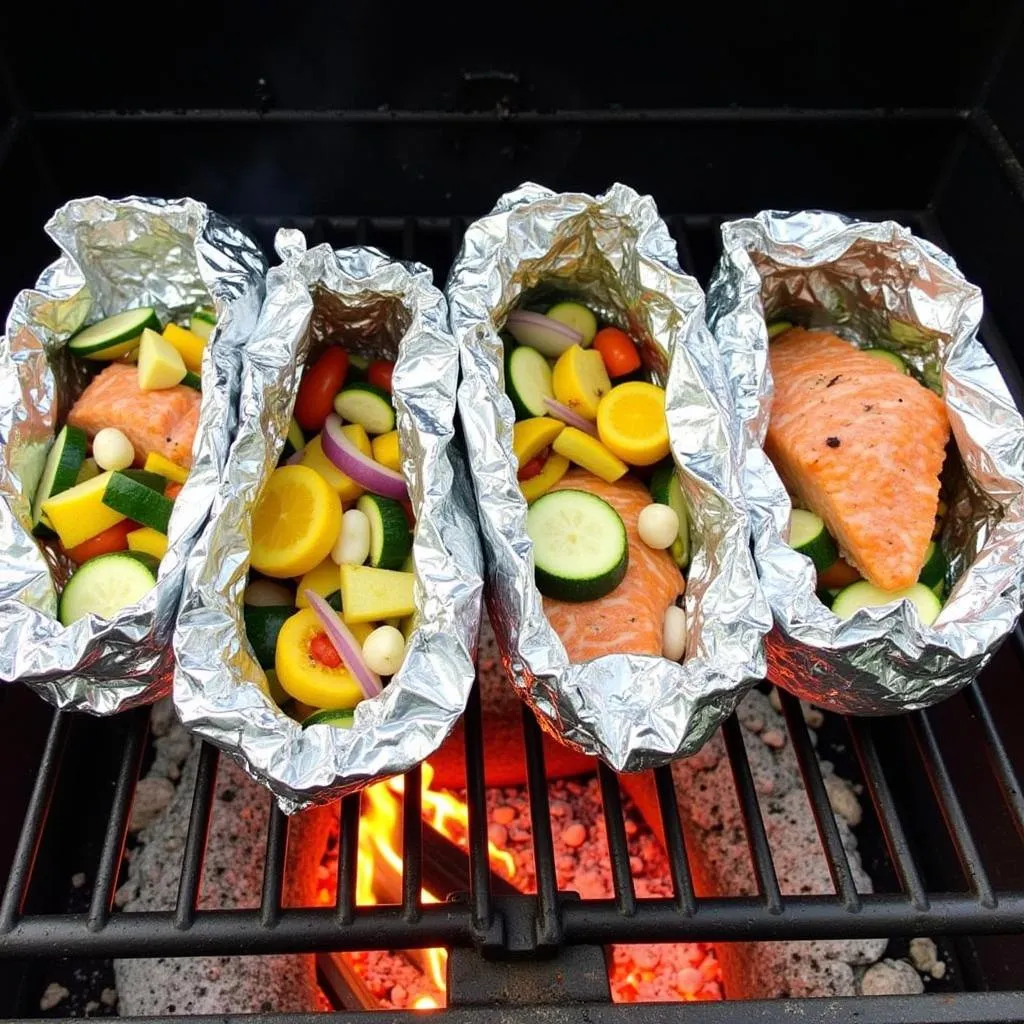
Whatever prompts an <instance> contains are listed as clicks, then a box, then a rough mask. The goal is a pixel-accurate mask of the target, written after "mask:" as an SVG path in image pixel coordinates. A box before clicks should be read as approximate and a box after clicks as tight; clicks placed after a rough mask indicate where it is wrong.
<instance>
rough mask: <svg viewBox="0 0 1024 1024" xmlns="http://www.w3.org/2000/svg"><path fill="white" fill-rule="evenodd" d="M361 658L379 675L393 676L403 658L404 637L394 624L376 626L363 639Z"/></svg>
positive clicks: (400, 665)
mask: <svg viewBox="0 0 1024 1024" xmlns="http://www.w3.org/2000/svg"><path fill="white" fill-rule="evenodd" d="M363 658H364V659H365V661H366V664H367V665H368V666H369V668H370V669H371V670H372V671H373V672H376V673H377V674H378V675H381V676H393V675H394V674H395V673H396V672H397V671H398V670H399V669H400V668H401V667H402V661H403V659H404V658H405V637H404V636H402V634H401V633H400V632H399V630H397V629H396V628H395V627H394V626H378V627H377V628H376V629H375V630H374V631H373V632H372V633H371V634H370V635H369V636H368V637H367V638H366V639H365V640H364V641H363Z"/></svg>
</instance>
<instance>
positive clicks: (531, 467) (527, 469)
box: [518, 451, 548, 480]
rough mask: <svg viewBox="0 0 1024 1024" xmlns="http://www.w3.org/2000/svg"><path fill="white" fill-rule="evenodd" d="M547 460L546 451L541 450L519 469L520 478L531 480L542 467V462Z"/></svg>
mask: <svg viewBox="0 0 1024 1024" xmlns="http://www.w3.org/2000/svg"><path fill="white" fill-rule="evenodd" d="M547 461H548V453H547V451H543V452H541V453H540V455H536V456H534V457H533V458H532V459H530V461H529V462H528V463H527V464H526V465H525V466H523V468H522V469H521V470H519V474H518V476H519V479H520V480H532V479H533V478H534V477H535V476H537V475H538V474H539V473H540V471H541V470H542V469H543V468H544V463H545V462H547Z"/></svg>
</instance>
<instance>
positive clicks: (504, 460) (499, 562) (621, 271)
mask: <svg viewBox="0 0 1024 1024" xmlns="http://www.w3.org/2000/svg"><path fill="white" fill-rule="evenodd" d="M555 285H558V286H561V288H562V289H563V290H564V291H565V292H566V293H569V294H574V295H577V296H579V298H580V300H581V301H583V302H585V303H586V304H588V305H589V306H591V307H593V308H596V309H598V310H600V312H601V313H602V315H603V316H604V317H605V318H607V319H608V320H611V321H612V322H615V323H618V324H619V325H620V326H622V327H623V328H625V329H627V330H628V331H629V332H630V333H631V334H632V335H633V336H634V337H635V338H637V339H638V340H639V341H640V343H641V346H642V348H643V349H644V356H645V361H646V364H647V365H648V366H649V367H650V368H652V369H653V371H654V373H655V375H656V377H657V378H658V379H659V380H660V381H661V382H663V383H664V384H665V386H666V391H667V398H666V409H667V415H668V420H669V428H670V433H671V440H672V451H673V455H674V456H675V459H676V462H677V465H678V466H679V467H680V468H681V470H682V472H681V473H680V481H681V483H682V486H683V489H684V493H685V494H686V497H687V502H688V505H689V507H690V510H691V513H692V524H691V531H692V539H693V559H692V562H691V565H690V569H689V573H688V582H687V590H686V612H687V618H688V621H689V627H690V633H689V641H688V645H687V651H686V657H685V660H684V662H683V664H681V665H680V664H676V663H674V662H670V661H667V660H665V659H663V658H660V657H656V656H639V655H627V654H608V655H605V656H603V657H600V658H597V659H595V660H592V661H589V662H586V663H580V664H573V663H570V661H569V658H568V655H567V653H566V650H565V647H564V645H563V643H562V641H561V640H560V639H559V637H558V635H557V634H556V632H555V630H554V629H553V628H552V627H551V625H550V624H549V622H548V620H547V618H546V616H545V615H544V611H543V606H542V603H541V596H540V594H539V592H538V590H537V587H536V585H535V583H534V571H533V546H532V544H531V542H530V540H529V538H528V536H527V534H526V502H525V500H524V499H523V496H522V493H521V492H520V489H519V486H518V483H517V481H516V460H515V456H514V455H513V451H512V426H513V422H514V419H515V417H514V414H513V409H512V404H511V402H510V401H509V399H508V398H507V397H506V395H505V390H504V370H503V366H502V343H501V340H500V338H499V336H498V330H499V328H500V327H501V326H502V325H503V324H504V322H505V318H506V317H507V316H508V314H509V312H510V311H511V310H512V309H513V308H515V307H516V306H517V305H518V304H519V303H520V302H521V301H523V300H524V299H525V300H526V301H530V300H532V299H533V298H534V297H536V296H537V295H538V294H542V292H543V289H544V288H546V287H551V286H555ZM447 293H448V302H449V306H450V308H451V322H452V327H453V330H454V333H455V336H456V338H457V339H458V341H459V345H460V348H461V352H462V373H463V382H462V384H461V385H460V390H459V412H460V415H461V417H462V422H463V425H464V428H465V434H466V440H467V445H468V448H469V453H470V465H471V469H472V473H473V481H474V484H475V487H476V495H477V504H478V509H479V515H480V522H481V528H482V532H483V539H484V550H485V553H486V556H487V557H486V564H487V583H488V588H487V601H488V608H489V611H490V616H491V621H492V623H493V625H494V630H495V635H496V636H497V638H498V643H499V645H500V647H501V649H502V652H503V660H504V662H505V665H506V668H507V670H508V671H509V674H510V677H511V680H512V683H513V684H514V685H515V687H516V689H517V691H518V692H519V694H520V696H521V697H522V698H523V699H524V700H525V701H526V702H527V703H528V704H529V705H530V707H531V708H532V709H533V710H534V711H535V712H536V714H537V716H538V718H539V720H540V722H541V724H542V725H543V726H544V727H545V728H546V729H547V730H548V731H549V732H551V733H552V734H554V735H556V736H557V737H559V738H560V739H561V740H562V741H563V742H565V743H567V744H568V745H570V746H572V747H574V748H576V749H578V750H580V751H582V752H584V753H587V754H597V755H599V756H600V757H602V758H604V760H605V761H607V762H608V764H609V765H611V767H612V768H614V769H616V770H617V771H640V770H643V769H646V768H650V767H653V766H655V765H659V764H663V763H665V762H667V761H669V760H671V759H673V758H675V757H678V756H680V755H684V754H691V753H693V752H695V751H696V750H698V749H699V748H700V747H701V745H702V744H703V743H704V742H705V741H706V740H707V738H708V737H709V736H710V735H711V733H712V732H713V731H714V730H715V728H716V727H717V726H718V725H719V724H720V723H721V721H722V720H723V718H725V717H726V716H727V715H728V714H729V713H730V712H731V711H732V709H733V707H734V706H735V704H736V702H737V701H738V700H739V698H740V697H741V696H742V694H743V692H744V691H745V690H746V689H747V688H748V686H749V685H750V684H751V683H752V682H753V681H754V680H755V679H758V678H760V677H762V676H763V675H764V669H765V662H764V652H763V647H762V641H763V638H764V635H765V633H767V632H768V630H769V628H770V627H771V618H770V614H769V611H768V607H767V603H766V602H765V600H764V597H763V595H762V594H761V591H760V588H759V586H758V582H757V575H756V572H755V568H754V562H753V557H752V554H751V552H750V535H749V521H748V514H747V509H746V506H745V503H744V500H743V496H742V493H741V474H740V457H739V443H738V442H739V430H738V428H736V426H735V425H734V423H733V413H732V407H731V399H730V394H729V388H728V384H727V382H726V381H725V377H724V371H723V367H722V363H721V361H720V359H719V357H718V354H717V351H716V349H715V344H714V339H713V338H712V337H711V334H710V332H709V331H708V329H707V327H706V326H705V324H704V295H703V293H702V291H701V289H700V287H699V285H698V284H697V282H696V281H695V280H693V278H691V277H688V276H687V275H686V274H684V273H682V272H681V270H680V269H679V264H678V261H677V256H676V248H675V243H674V242H673V241H672V239H671V237H670V236H669V233H668V229H667V228H666V226H665V224H664V222H663V221H662V220H661V219H660V217H659V216H658V211H657V208H656V207H655V204H654V202H653V200H652V199H651V198H650V197H649V196H640V195H638V194H637V193H636V192H634V191H633V190H632V189H630V188H627V187H626V186H625V185H620V184H616V185H613V186H612V187H611V188H610V189H609V190H608V191H607V192H606V193H605V194H604V195H601V196H598V197H597V198H594V197H592V196H589V195H584V194H580V193H568V194H556V193H554V192H552V191H550V190H548V189H546V188H542V187H541V186H538V185H534V184H525V185H523V186H521V187H520V188H519V189H518V190H516V191H515V192H512V193H509V194H507V195H505V196H503V197H502V198H501V199H500V200H499V202H498V204H497V206H496V207H495V209H494V210H493V212H492V213H491V214H490V215H489V216H487V217H484V218H483V219H481V220H478V221H477V222H476V223H474V224H473V225H472V226H471V227H470V228H469V230H468V231H467V233H466V237H465V241H464V243H463V246H462V251H461V253H460V255H459V257H458V259H457V261H456V263H455V266H454V267H453V270H452V275H451V277H450V279H449V282H448V289H447Z"/></svg>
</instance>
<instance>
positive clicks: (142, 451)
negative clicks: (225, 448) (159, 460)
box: [68, 363, 200, 469]
mask: <svg viewBox="0 0 1024 1024" xmlns="http://www.w3.org/2000/svg"><path fill="white" fill-rule="evenodd" d="M199 402H200V396H199V392H198V391H196V390H194V389H193V388H187V387H185V386H184V385H182V384H179V385H178V386H177V387H175V388H166V389H164V390H161V391H143V390H142V388H140V387H139V372H138V369H137V368H136V367H134V366H130V365H128V364H127V363H111V364H110V365H109V366H108V367H107V368H106V369H105V370H103V372H102V373H100V374H99V375H98V376H97V377H96V378H95V379H94V380H93V381H92V382H91V383H90V384H89V386H88V387H87V388H86V389H85V391H83V392H82V397H81V398H79V399H78V401H77V402H75V404H74V405H73V406H72V407H71V412H69V413H68V423H70V424H71V425H72V426H73V427H78V428H79V429H81V430H84V431H85V432H86V433H87V434H88V435H89V438H90V440H91V439H92V438H94V437H95V436H96V434H97V433H99V431H101V430H102V429H103V428H104V427H117V429H118V430H120V431H122V432H123V433H124V434H125V436H126V437H127V438H128V440H129V441H131V443H132V446H133V447H134V448H135V456H136V462H137V463H139V464H141V463H142V462H143V461H145V458H146V456H147V455H149V454H150V452H158V453H159V454H160V455H163V456H164V457H165V458H168V459H170V460H171V462H173V463H174V464H175V465H176V466H182V467H184V468H185V469H190V468H191V466H192V442H193V440H195V436H196V427H197V426H198V424H199Z"/></svg>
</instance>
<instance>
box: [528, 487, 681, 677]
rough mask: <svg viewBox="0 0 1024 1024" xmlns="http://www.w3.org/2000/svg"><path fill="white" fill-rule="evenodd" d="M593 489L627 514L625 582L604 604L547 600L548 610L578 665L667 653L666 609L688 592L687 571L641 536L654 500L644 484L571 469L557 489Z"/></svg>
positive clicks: (549, 618) (623, 518)
mask: <svg viewBox="0 0 1024 1024" xmlns="http://www.w3.org/2000/svg"><path fill="white" fill-rule="evenodd" d="M566 489H570V490H577V491H589V492H590V493H591V494H596V495H597V496H598V497H599V498H603V499H604V500H605V501H607V502H608V504H609V505H611V506H612V508H614V509H615V511H616V512H618V513H619V515H620V516H622V521H623V523H625V524H626V536H627V538H628V539H629V568H628V569H627V570H626V575H625V578H624V579H623V580H622V582H621V583H620V584H619V585H618V586H617V587H616V588H615V589H614V590H613V591H612V592H611V593H610V594H608V595H606V596H605V597H602V598H601V599H600V600H599V601H586V602H574V601H556V600H554V599H552V598H550V597H545V598H544V612H545V614H546V615H547V617H548V621H549V622H550V623H551V625H552V626H554V628H555V632H556V633H557V634H558V635H559V636H560V637H561V638H562V643H564V644H565V650H566V652H567V653H568V655H569V658H570V659H571V660H572V661H590V659H591V658H599V657H601V655H604V654H661V640H662V636H661V634H662V623H663V621H664V619H665V609H666V608H668V606H669V605H670V604H674V603H675V600H676V598H677V597H678V596H679V595H680V594H681V593H683V591H684V590H685V589H686V584H685V582H684V581H683V576H682V573H680V571H679V568H678V566H677V565H676V563H675V562H674V561H673V560H672V556H671V555H670V554H669V553H668V552H667V551H654V550H653V549H652V548H649V547H648V546H647V545H646V544H644V542H643V541H642V540H640V534H639V533H638V532H637V527H636V523H637V519H638V518H639V516H640V510H641V509H643V508H644V507H645V506H647V505H650V503H651V496H650V494H649V493H648V492H647V488H646V487H644V485H643V484H642V483H640V481H639V480H636V479H634V478H632V477H629V476H625V477H623V478H622V479H621V480H617V481H616V482H615V483H613V484H608V483H605V482H604V481H603V480H600V479H598V478H597V477H596V476H594V475H593V473H588V472H587V471H586V470H583V469H575V468H574V469H570V470H569V472H568V473H566V474H565V476H564V477H562V479H561V480H560V481H559V482H558V483H557V484H555V486H554V487H553V488H552V490H554V491H563V490H566Z"/></svg>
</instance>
